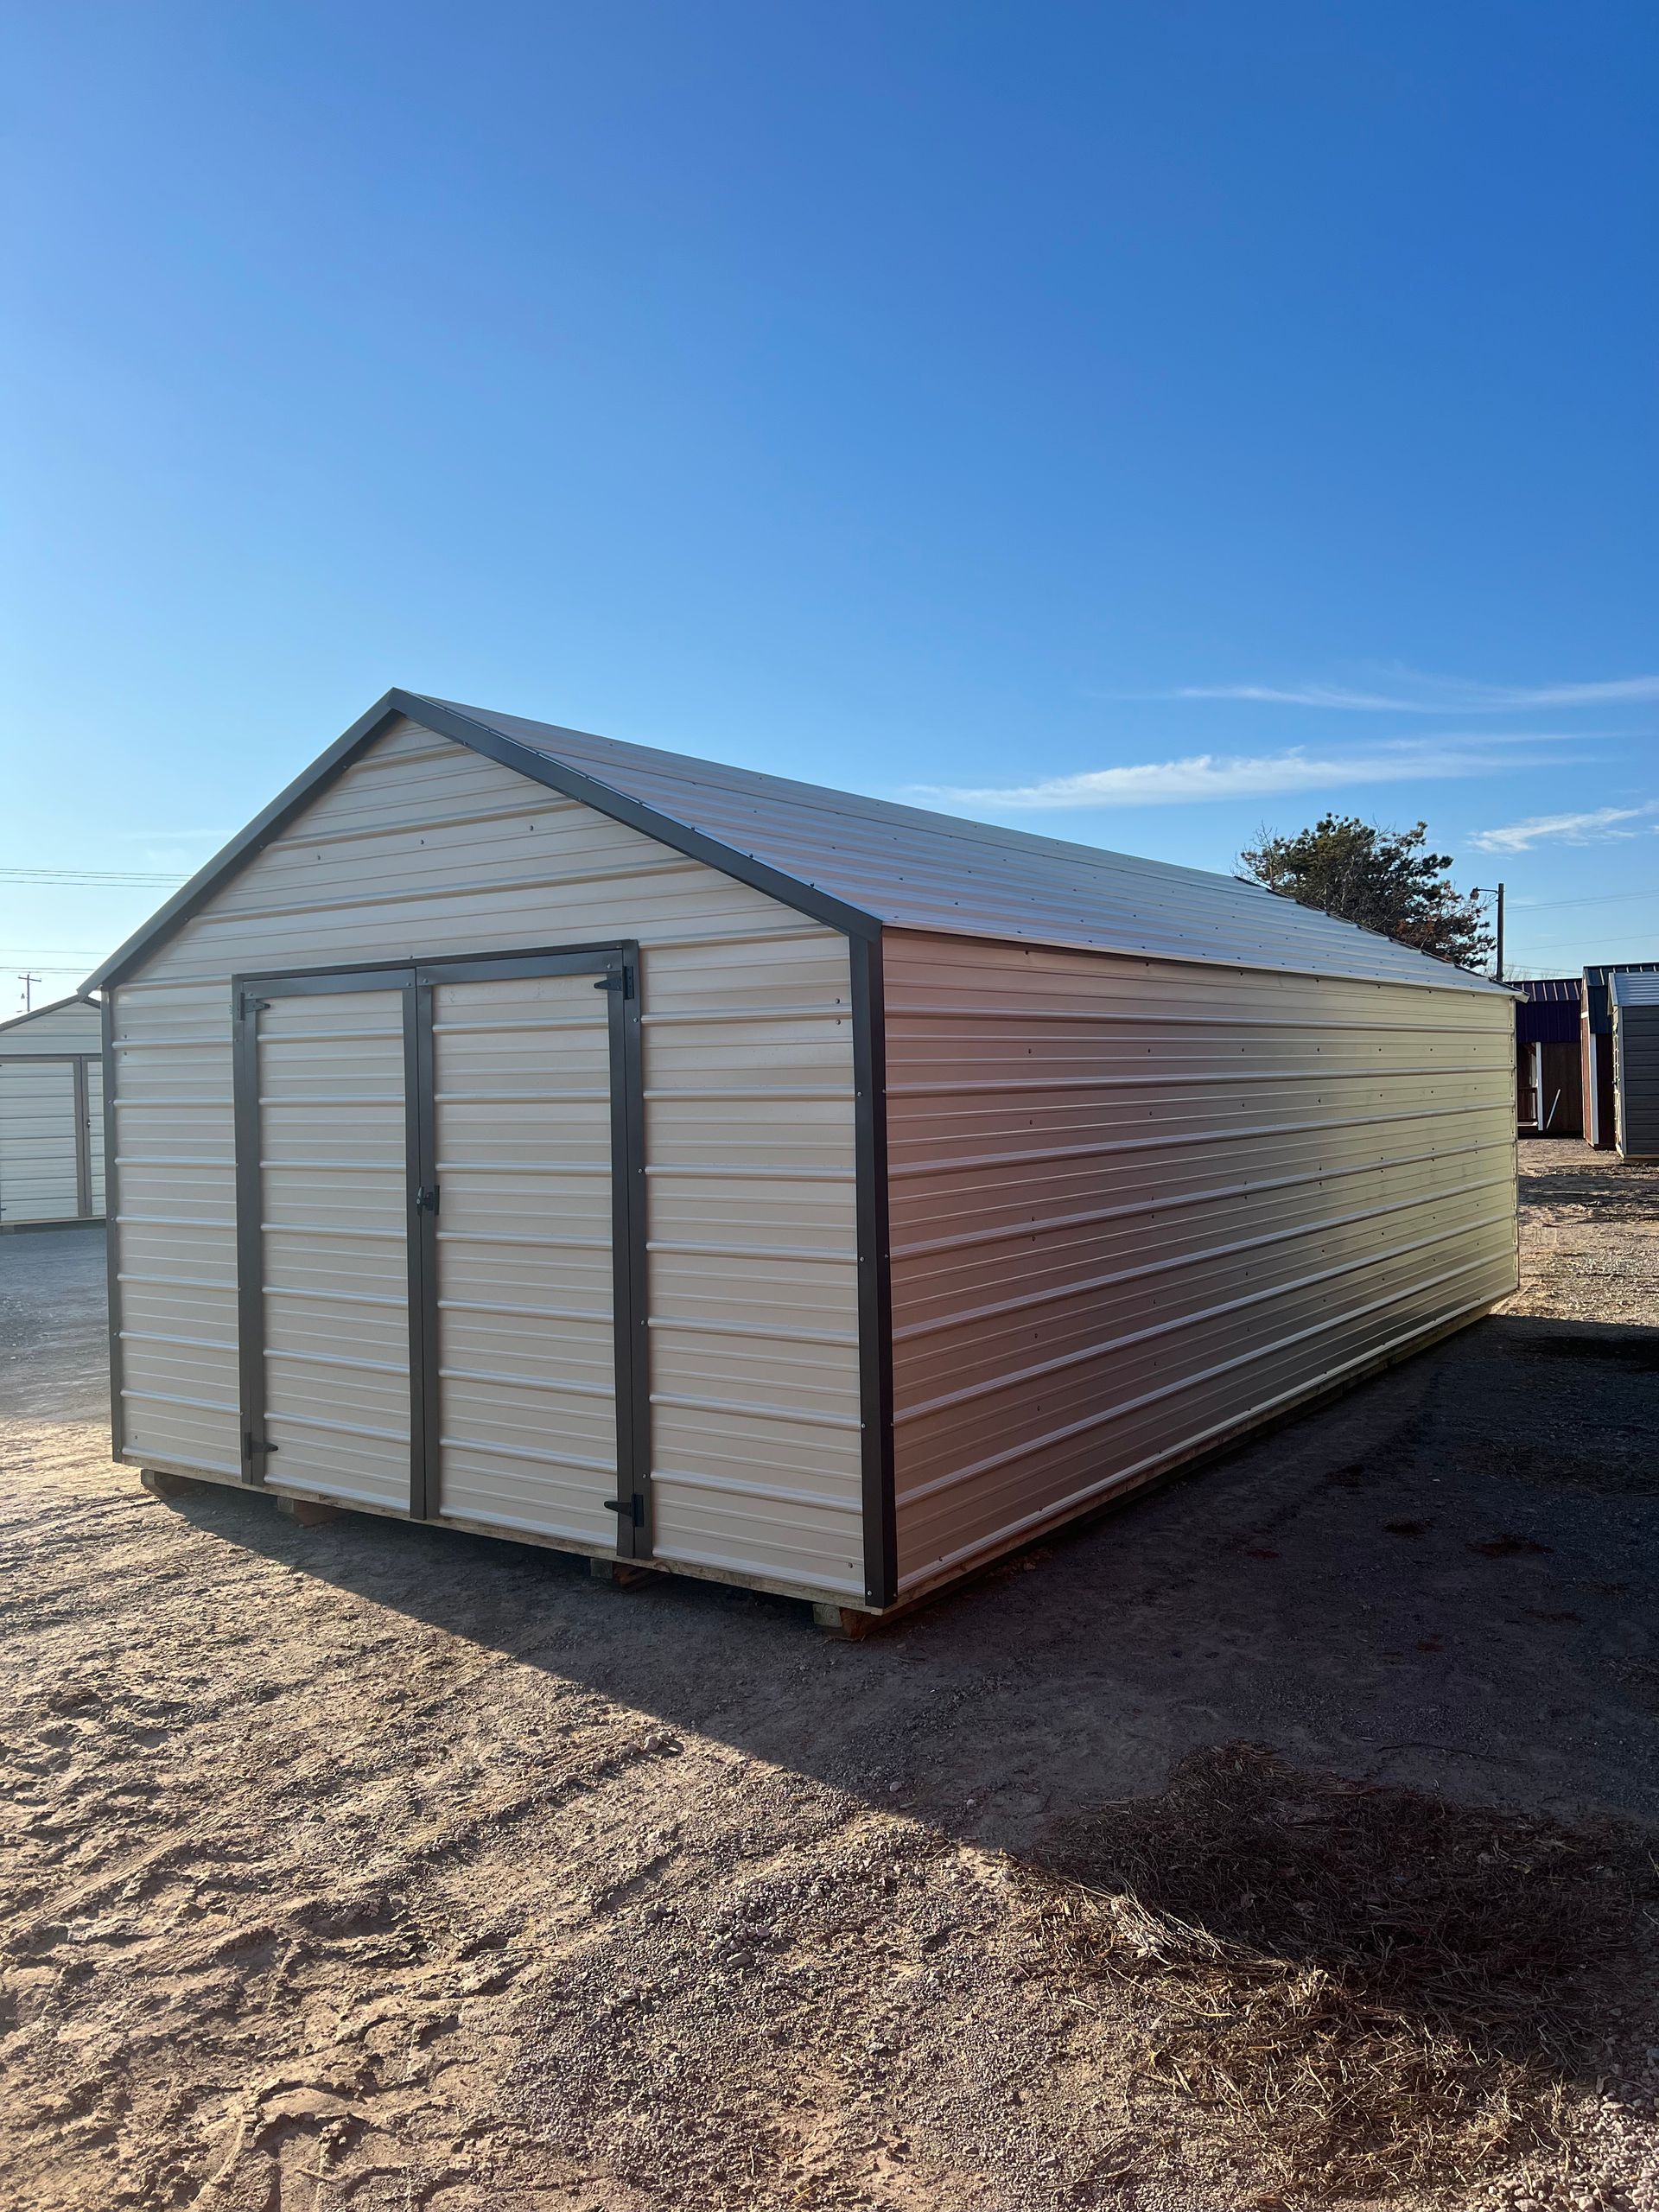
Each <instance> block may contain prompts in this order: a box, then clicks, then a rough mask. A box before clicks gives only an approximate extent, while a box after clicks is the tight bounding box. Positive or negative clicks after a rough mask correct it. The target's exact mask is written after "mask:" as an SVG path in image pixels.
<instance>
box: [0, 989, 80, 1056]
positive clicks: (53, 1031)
mask: <svg viewBox="0 0 1659 2212" xmlns="http://www.w3.org/2000/svg"><path fill="white" fill-rule="evenodd" d="M102 1043H103V1038H102V1033H101V1031H100V1028H99V1011H98V1008H97V1007H96V1006H94V1005H92V1003H91V1002H90V1001H88V1000H86V999H60V1001H59V1002H58V1003H57V1005H55V1006H42V1007H36V1008H35V1012H34V1013H33V1014H19V1015H18V1016H17V1018H16V1020H14V1021H7V1022H0V1059H10V1058H12V1057H13V1056H14V1055H16V1054H20V1053H21V1054H23V1055H29V1054H33V1053H37V1052H50V1053H63V1052H98V1051H99V1050H100V1048H101V1046H102Z"/></svg>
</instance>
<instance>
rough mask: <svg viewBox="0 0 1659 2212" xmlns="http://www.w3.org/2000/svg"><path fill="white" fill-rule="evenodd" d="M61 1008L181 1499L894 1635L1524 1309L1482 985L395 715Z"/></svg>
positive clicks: (154, 1423) (1209, 880)
mask: <svg viewBox="0 0 1659 2212" xmlns="http://www.w3.org/2000/svg"><path fill="white" fill-rule="evenodd" d="M92 982H94V983H96V984H98V985H99V986H100V987H101V988H103V989H104V992H105V1001H106V1007H107V1014H106V1022H107V1040H108V1042H107V1049H108V1055H109V1058H108V1066H109V1068H110V1071H111V1074H110V1080H109V1112H110V1116H111V1126H112V1128H117V1129H118V1132H119V1137H118V1142H115V1143H112V1144H111V1154H112V1157H113V1158H114V1160H115V1168H114V1173H115V1176H116V1185H115V1188H116V1192H117V1197H116V1200H115V1204H114V1205H113V1207H112V1212H113V1214H114V1217H115V1220H114V1229H113V1233H112V1235H111V1240H110V1243H111V1290H112V1301H111V1310H112V1316H113V1319H112V1331H111V1334H112V1347H113V1351H114V1354H115V1357H114V1377H113V1412H114V1427H115V1438H114V1449H115V1453H116V1456H117V1458H118V1459H123V1460H125V1461H128V1462H130V1463H133V1464H136V1465H140V1466H143V1467H147V1468H152V1469H156V1470H158V1471H162V1472H167V1471H172V1472H175V1473H182V1474H186V1475H192V1476H199V1477H205V1478H210V1479H214V1480H219V1481H223V1482H226V1483H244V1484H252V1485H256V1486H263V1487H264V1488H265V1489H267V1490H270V1491H275V1492H277V1493H285V1494H286V1495H288V1496H289V1497H292V1498H299V1499H313V1500H319V1501H323V1502H326V1503H328V1502H331V1503H338V1504H344V1505H346V1506H349V1507H352V1508H353V1509H356V1510H369V1511H374V1512H382V1513H388V1514H395V1515H399V1516H416V1517H423V1518H426V1519H429V1520H435V1521H441V1522H447V1523H449V1524H452V1525H454V1526H456V1527H461V1528H466V1529H474V1530H481V1531H484V1532H486V1533H491V1534H495V1535H504V1536H512V1537H516V1538H521V1539H525V1538H527V1539H531V1540H535V1541H543V1542H546V1543H550V1544H553V1545H556V1546H561V1547H563V1548H568V1549H571V1550H575V1551H578V1552H588V1553H589V1554H594V1556H595V1558H596V1559H598V1560H626V1561H632V1562H635V1563H638V1564H639V1565H641V1566H654V1567H660V1568H667V1569H672V1570H673V1571H675V1572H677V1573H694V1574H702V1575H708V1576H712V1577H715V1578H719V1579H722V1580H731V1581H736V1582H743V1583H748V1584H751V1585H755V1586H761V1587H765V1588H770V1589H775V1590H781V1591H785V1592H791V1593H792V1594H796V1595H798V1596H803V1597H806V1598H810V1599H814V1600H816V1601H818V1602H819V1603H820V1604H823V1605H829V1606H833V1607H841V1608H852V1609H855V1610H859V1611H883V1610H885V1609H887V1608H889V1607H892V1606H893V1605H898V1604H902V1603H904V1602H906V1601H907V1600H908V1599H912V1598H914V1597H915V1596H917V1595H918V1593H919V1592H922V1591H924V1590H925V1589H927V1588H929V1587H930V1586H933V1585H936V1584H938V1583H941V1582H944V1581H946V1580H950V1578H952V1577H953V1576H955V1575H957V1574H959V1573H963V1572H964V1571H965V1570H968V1569H969V1568H972V1567H975V1566H976V1565H978V1564H980V1563H982V1562H983V1561H984V1560H986V1559H988V1557H990V1556H992V1555H994V1554H995V1553H996V1552H998V1551H999V1550H1002V1549H1006V1548H1009V1547H1011V1546H1014V1545H1015V1544H1018V1543H1020V1542H1022V1541H1025V1540H1026V1539H1027V1538H1028V1537H1030V1536H1031V1535H1033V1532H1035V1531H1036V1530H1038V1529H1041V1528H1043V1527H1045V1526H1046V1525H1048V1524H1051V1523H1053V1522H1058V1521H1062V1520H1064V1519H1065V1518H1067V1517H1068V1516H1071V1515H1074V1514H1076V1513H1078V1512H1080V1511H1082V1510H1086V1509H1088V1508H1090V1507H1092V1506H1095V1505H1097V1504H1099V1503H1102V1502H1103V1500H1105V1499H1107V1498H1108V1497H1111V1496H1112V1495H1114V1494H1116V1493H1120V1492H1122V1491H1124V1490H1126V1489H1128V1488H1129V1487H1131V1486H1133V1485H1135V1484H1138V1483H1141V1482H1143V1481H1146V1480H1147V1479H1149V1478H1152V1477H1154V1476H1155V1475H1157V1474H1159V1473H1160V1472H1161V1471H1164V1470H1166V1469H1167V1468H1169V1467H1171V1466H1173V1465H1176V1464H1177V1463H1179V1461H1181V1460H1183V1459H1187V1458H1190V1457H1192V1456H1193V1455H1194V1454H1196V1453H1198V1452H1202V1451H1204V1450H1205V1449H1207V1448H1209V1447H1211V1446H1215V1445H1217V1444H1218V1443H1220V1442H1222V1441H1224V1440H1228V1439H1230V1438H1231V1437H1233V1436H1236V1435H1237V1434H1238V1433H1241V1432H1243V1430H1246V1429H1248V1428H1249V1427H1251V1426H1252V1425H1254V1424H1255V1423H1257V1422H1260V1421H1263V1420H1265V1419H1268V1418H1269V1417H1271V1416H1273V1415H1274V1414H1280V1413H1281V1412H1283V1411H1284V1410H1285V1409H1286V1408H1288V1407H1291V1406H1293V1405H1294V1404H1296V1403H1297V1402H1299V1401H1300V1400H1303V1399H1305V1398H1306V1397H1309V1396H1311V1395H1315V1394H1317V1393H1319V1392H1321V1391H1324V1390H1325V1389H1330V1388H1331V1387H1332V1386H1333V1385H1335V1384H1337V1383H1341V1382H1344V1381H1347V1380H1351V1379H1352V1378H1353V1377H1355V1376H1358V1375H1360V1374H1362V1373H1363V1372H1365V1371H1366V1370H1368V1369H1370V1368H1371V1367H1373V1366H1375V1365H1376V1364H1377V1363H1380V1362H1382V1361H1384V1360H1387V1359H1389V1358H1392V1357H1396V1356H1398V1355H1399V1354H1400V1353H1402V1352H1403V1351H1407V1350H1408V1349H1411V1348H1414V1347H1415V1346H1419V1345H1421V1344H1426V1343H1427V1342H1428V1341H1429V1340H1431V1339H1432V1338H1434V1337H1435V1336H1437V1335H1439V1334H1440V1333H1442V1332H1445V1331H1446V1330H1448V1329H1450V1328H1452V1327H1455V1326H1457V1325H1460V1324H1462V1323H1464V1322H1465V1321H1469V1320H1471V1319H1474V1318H1475V1317H1476V1316H1477V1315H1478V1314H1479V1313H1484V1311H1485V1310H1486V1309H1487V1308H1488V1307H1489V1306H1491V1305H1492V1304H1493V1303H1494V1302H1495V1301H1496V1300H1500V1299H1502V1298H1503V1297H1505V1296H1506V1295H1507V1294H1509V1293H1510V1291H1511V1290H1512V1289H1513V1288H1514V1287H1515V1283H1516V1239H1515V1180H1514V1143H1515V1120H1514V1095H1515V1094H1514V1083H1515V1058H1514V1015H1513V1008H1514V1001H1513V1000H1512V999H1511V997H1510V995H1509V994H1508V993H1507V992H1505V991H1503V990H1501V989H1498V988H1496V987H1494V986H1492V985H1491V984H1488V983H1486V982H1484V981H1482V980H1481V979H1479V978H1478V977H1475V976H1470V975H1467V974H1465V973H1463V972H1462V971H1461V970H1459V969H1454V968H1451V967H1448V966H1446V965H1444V964H1442V963H1439V962H1436V961H1433V960H1430V959H1427V958H1425V957H1421V955H1419V954H1417V953H1414V952H1412V951H1409V950H1406V949H1404V948H1402V947H1401V946H1398V945H1395V944H1391V943H1389V941H1388V940H1387V939H1385V938H1381V937H1377V936H1375V935H1373V934H1370V933H1368V932H1366V931H1362V930H1359V929H1356V928H1353V927H1351V926H1350V925H1346V924H1344V923H1338V922H1335V921H1332V920H1331V919H1329V918H1327V917H1325V916H1324V915H1322V914H1319V913H1318V912H1311V911H1309V910H1307V909H1305V908H1303V907H1300V906H1294V905H1292V904H1290V903H1288V902H1287V901H1285V900H1282V899H1278V898H1275V897H1274V896H1272V895H1271V894H1269V893H1267V892H1265V891H1262V890H1260V889H1257V888H1255V887H1251V886H1248V885H1244V884H1241V883H1238V882H1236V881H1234V880H1231V879H1230V878H1227V877H1220V876H1215V875H1211V874H1203V873H1200V872H1198V871H1197V870H1194V869H1188V868H1173V867H1168V866H1165V865H1162V864H1160V863H1157V862H1154V861H1141V860H1135V859H1132V858H1128V857H1125V856H1124V855H1119V854H1114V853H1108V852H1103V851H1101V850H1100V849H1096V848H1095V847H1092V846H1080V845H1071V844H1065V843H1061V842H1058V841H1055V840H1052V839H1048V838H1042V837H1034V836H1026V835H1023V834H1021V833H1020V832H1019V831H1017V830H1013V829H997V828H990V827H987V826H985V825H983V824H981V823H971V822H966V821H959V820H957V819H955V818H952V817H944V816H939V815H935V814H929V813H925V812H922V811H919V810H915V809H912V808H907V807H901V806H894V805H887V804H881V803H880V802H878V801H876V800H874V799H868V798H857V797H853V796H850V795H849V794H846V793H842V792H837V791H823V790H819V789H817V788H815V787H813V786H810V785H803V784H798V783H791V782H786V781H784V780H782V779H779V778H776V777H772V776H766V775H760V774H754V773H751V772H747V771H744V770H741V769H735V768H728V767H721V766H715V765H714V764H712V763H709V762H706V761H701V760H687V759H683V758H681V757H679V756H677V755H676V754H672V753H661V752H657V751H654V750H652V749H649V748H646V747H639V746H634V745H627V744H620V743H616V742H613V741H607V740H606V739H603V738H598V737H592V736H588V735H585V734H582V733H581V732H578V731H574V730H567V729H561V728H553V727H551V726H550V725H548V724H545V723H540V722H532V721H522V720H519V719H518V718H516V717H512V716H507V715H496V714H489V713H486V712H484V711H482V710H480V709H476V708H470V707H458V706H454V705H452V704H449V703H447V702H441V701H437V700H433V699H429V698H425V697H422V696H418V695H415V694H411V693H407V692H403V691H393V692H391V693H389V694H388V695H387V696H386V697H385V699H383V700H382V701H381V702H379V704H378V705H377V706H376V707H374V708H373V709H372V710H371V711H370V712H369V713H368V714H367V715H365V716H364V717H363V719H362V720H361V721H359V722H358V723H356V724H355V725H354V726H353V728H351V729H349V730H348V731H346V734H345V735H344V736H343V737H342V738H340V740H339V741H338V742H337V743H336V744H335V745H334V746H333V747H331V748H330V749H329V750H328V751H327V753H324V754H322V756H321V758H320V759H319V760H317V761H316V762H315V765H314V766H312V767H311V768H310V769H308V771H307V772H306V773H305V774H304V775H302V777H301V778H300V779H298V781H297V782H296V783H295V784H293V785H290V787H289V789H288V790H287V791H284V792H283V794H282V795H281V797H280V798H277V800H275V801H274V802H273V803H272V804H271V805H270V807H269V808H267V809H266V810H265V812H264V814H262V815H261V816H260V817H258V819H257V821H255V822H254V823H251V824H250V826H249V828H248V829H246V830H245V832H244V833H243V835H242V836H239V837H238V838H237V839H236V840H235V841H234V842H233V843H232V845H230V846H229V847H228V848H227V849H226V851H225V852H224V853H223V854H221V855H219V858H218V859H216V860H215V861H212V862H211V863H210V864H209V865H208V867H207V868H205V869H204V870H203V871H202V873H201V874H200V875H199V876H197V877H196V878H195V879H194V880H193V881H192V882H191V883H190V884H188V885H187V886H186V887H185V888H184V889H183V890H182V891H181V893H179V894H178V895H177V896H176V897H175V899H172V900H171V901H170V902H169V904H168V906H165V907H163V908H162V911H161V912H159V913H158V914H157V915H156V917H155V918H154V919H153V921H152V922H151V923H150V924H149V925H148V926H147V927H146V928H145V929H144V930H143V931H141V932H140V933H139V934H138V935H137V937H136V938H133V939H132V941H131V942H130V944H127V945H126V946H124V948H123V949H122V950H121V951H120V952H119V953H118V954H117V955H116V956H115V957H114V958H113V959H112V960H111V961H110V962H109V963H107V965H106V966H105V968H104V969H101V970H100V971H99V975H98V976H95V977H94V978H92Z"/></svg>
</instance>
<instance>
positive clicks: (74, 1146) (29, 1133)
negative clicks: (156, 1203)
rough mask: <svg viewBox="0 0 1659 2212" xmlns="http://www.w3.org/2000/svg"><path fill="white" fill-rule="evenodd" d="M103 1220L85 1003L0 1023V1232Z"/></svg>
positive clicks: (94, 1036) (98, 1126) (92, 1038)
mask: <svg viewBox="0 0 1659 2212" xmlns="http://www.w3.org/2000/svg"><path fill="white" fill-rule="evenodd" d="M103 1216H104V1060H103V1046H102V1039H101V1036H100V1033H99V1011H98V1008H97V1007H96V1006H95V1005H89V1004H88V1003H87V1001H86V1000H85V999H79V998H74V999H59V1000H58V1001H56V1002H55V1003H54V1004H53V1005H51V1006H41V1007H35V1011H34V1012H33V1013H32V1014H19V1015H18V1016H17V1018H16V1020H15V1021H6V1022H0V1230H8V1229H47V1228H54V1227H59V1226H64V1227H67V1226H70V1225H72V1224H74V1223H75V1222H78V1221H100V1220H102V1218H103Z"/></svg>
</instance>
